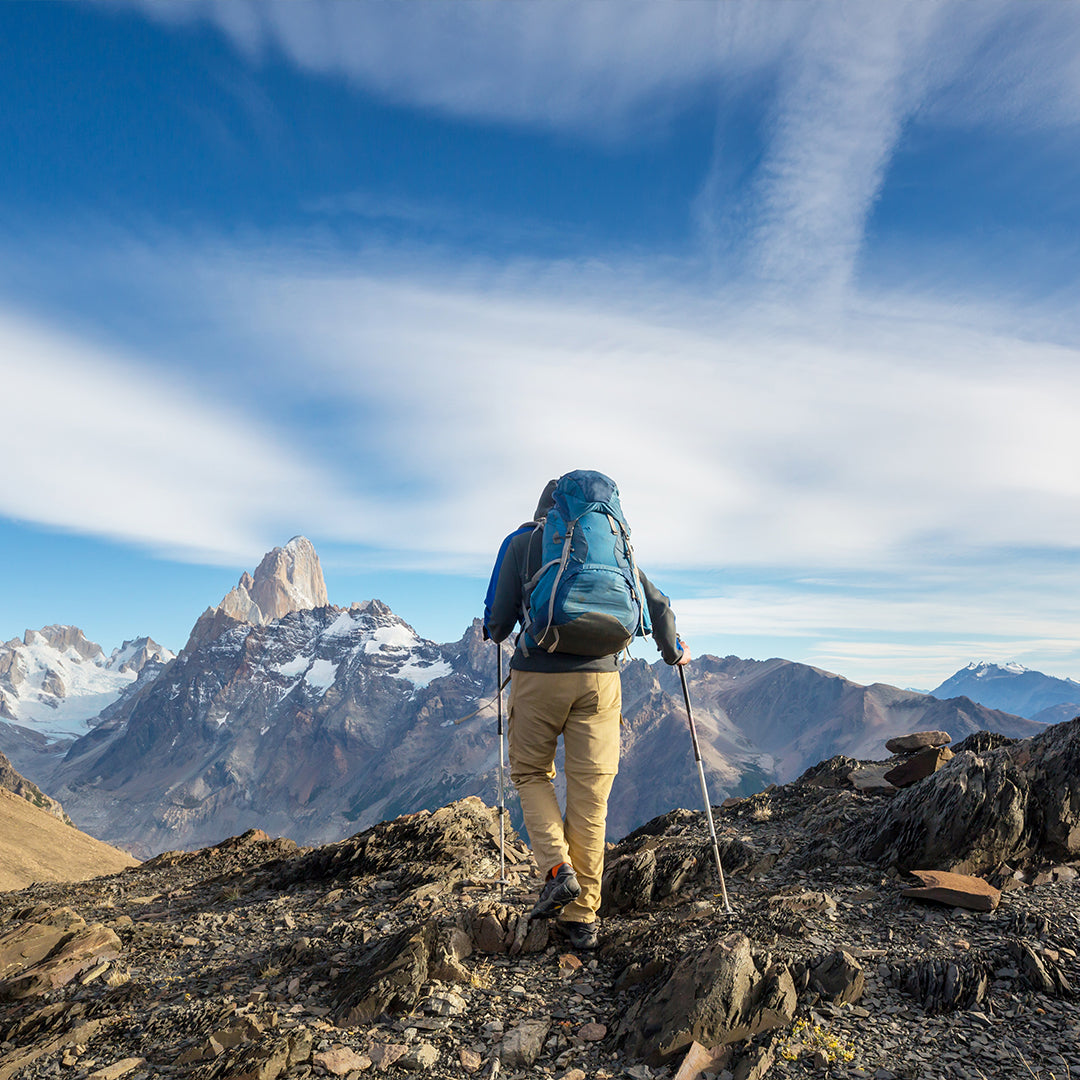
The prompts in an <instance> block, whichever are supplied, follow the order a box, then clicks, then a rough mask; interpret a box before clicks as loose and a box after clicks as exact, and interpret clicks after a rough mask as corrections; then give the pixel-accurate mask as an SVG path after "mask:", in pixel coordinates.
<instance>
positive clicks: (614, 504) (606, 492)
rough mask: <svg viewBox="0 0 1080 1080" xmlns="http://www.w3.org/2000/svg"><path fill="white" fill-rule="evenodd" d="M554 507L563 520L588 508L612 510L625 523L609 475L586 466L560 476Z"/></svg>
mask: <svg viewBox="0 0 1080 1080" xmlns="http://www.w3.org/2000/svg"><path fill="white" fill-rule="evenodd" d="M553 497H554V500H555V508H556V509H557V510H558V511H559V513H560V514H561V515H562V517H563V519H564V520H565V521H574V520H575V519H577V518H579V517H581V515H582V514H585V513H588V511H590V510H598V509H600V510H602V512H603V513H611V514H613V515H614V516H615V517H617V518H618V519H619V521H621V522H622V523H623V524H624V525H625V524H626V519H625V518H624V517H623V512H622V506H621V505H620V504H619V489H618V487H616V486H615V481H614V480H612V479H611V477H610V476H605V475H604V474H603V473H601V472H594V471H592V470H589V469H575V470H574V471H573V472H568V473H564V474H563V475H562V476H560V477H559V480H558V482H557V483H556V485H555V491H554V493H553Z"/></svg>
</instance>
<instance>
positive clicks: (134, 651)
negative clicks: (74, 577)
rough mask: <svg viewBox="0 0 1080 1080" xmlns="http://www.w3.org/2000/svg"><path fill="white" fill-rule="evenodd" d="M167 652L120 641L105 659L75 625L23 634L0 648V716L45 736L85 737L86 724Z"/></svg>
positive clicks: (140, 641) (144, 641)
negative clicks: (117, 646)
mask: <svg viewBox="0 0 1080 1080" xmlns="http://www.w3.org/2000/svg"><path fill="white" fill-rule="evenodd" d="M172 655H173V654H172V653H171V652H169V650H168V649H163V648H162V647H161V646H160V645H158V644H157V642H155V641H152V640H151V639H150V638H146V637H143V638H135V639H134V640H132V641H125V642H124V644H123V645H121V646H120V648H119V649H114V650H113V652H112V655H111V656H109V657H106V655H105V652H104V650H103V649H102V648H101V646H100V645H98V644H97V643H96V642H93V641H89V640H87V638H86V636H85V635H84V634H83V632H82V631H81V630H80V629H79V628H78V627H77V626H44V627H42V628H41V629H40V630H27V631H26V633H25V634H24V635H23V637H22V640H21V641H20V640H19V639H18V638H13V639H12V640H11V641H9V642H7V644H5V645H0V717H2V718H3V719H5V720H12V721H15V722H16V723H19V724H24V725H26V726H27V727H30V728H34V729H36V730H39V731H41V732H42V734H44V735H45V736H46V737H47V738H54V739H56V738H70V737H71V736H73V735H85V734H86V732H87V731H88V730H89V724H88V723H87V721H89V720H91V719H92V718H93V717H95V716H97V715H98V714H99V713H100V712H101V711H102V709H104V708H106V707H107V706H109V705H111V704H112V703H113V702H114V701H115V700H116V699H117V698H118V697H119V696H120V694H121V692H122V691H123V690H124V689H125V688H126V687H127V686H128V685H129V684H130V683H131V682H133V681H134V680H135V679H136V678H137V677H138V674H139V672H140V671H141V670H142V669H143V668H144V667H145V666H146V665H147V664H148V663H150V662H152V661H157V662H162V663H164V662H166V661H168V660H171V659H172Z"/></svg>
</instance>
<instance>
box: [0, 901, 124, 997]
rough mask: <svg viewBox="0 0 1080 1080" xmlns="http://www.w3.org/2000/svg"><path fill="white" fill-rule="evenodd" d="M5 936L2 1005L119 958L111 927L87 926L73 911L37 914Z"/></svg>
mask: <svg viewBox="0 0 1080 1080" xmlns="http://www.w3.org/2000/svg"><path fill="white" fill-rule="evenodd" d="M26 914H27V915H28V917H27V918H25V919H22V920H20V921H19V922H18V923H17V925H15V926H14V927H12V928H11V929H10V930H8V931H6V932H5V933H4V934H2V935H0V1001H19V1000H21V999H23V998H28V997H34V996H36V995H38V994H44V993H46V992H48V991H49V990H55V989H56V988H57V987H60V986H66V985H67V984H68V983H69V982H71V980H72V979H74V978H75V977H76V976H77V975H81V974H82V973H83V972H84V971H86V970H87V969H88V968H91V967H94V966H95V965H96V964H98V963H100V962H101V961H102V960H115V959H116V957H118V956H119V955H120V949H121V945H120V939H119V938H118V937H117V936H116V934H115V933H113V931H112V930H110V929H109V928H108V927H107V926H103V925H102V924H101V923H93V924H92V925H90V926H87V924H86V922H85V921H84V920H83V918H82V917H81V916H80V915H78V914H77V913H76V912H74V911H72V910H71V909H70V908H57V909H55V910H53V911H38V910H32V911H30V912H27V913H26Z"/></svg>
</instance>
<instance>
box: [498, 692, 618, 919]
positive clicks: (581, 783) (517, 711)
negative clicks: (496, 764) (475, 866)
mask: <svg viewBox="0 0 1080 1080" xmlns="http://www.w3.org/2000/svg"><path fill="white" fill-rule="evenodd" d="M621 709H622V685H621V683H620V681H619V673H618V672H617V671H567V672H546V671H513V672H511V675H510V724H509V727H510V778H511V779H512V780H513V781H514V786H515V787H516V788H517V790H518V795H519V796H520V798H521V809H522V813H523V814H524V817H525V828H526V829H528V831H529V840H530V842H531V843H532V849H533V855H534V856H535V857H536V864H537V866H539V868H540V873H541V874H545V875H546V874H547V873H548V871H549V870H551V868H552V867H553V866H558V864H559V863H561V862H568V863H570V865H571V866H573V868H574V872H575V873H576V874H577V879H578V883H579V884H580V885H581V895H580V896H579V897H578V898H577V899H576V900H575V901H574V902H573V903H571V904H567V906H566V907H565V908H563V910H562V912H561V913H560V915H559V917H560V918H561V919H564V920H566V921H568V922H593V921H594V920H595V919H596V913H597V911H598V910H599V908H600V882H601V878H602V877H603V873H604V842H605V839H606V823H607V803H608V795H609V793H610V792H611V784H612V781H614V779H615V774H616V773H617V772H618V771H619V719H620V713H621ZM560 735H562V737H563V746H564V749H565V751H566V814H565V816H564V815H563V814H562V812H561V811H560V810H559V801H558V799H557V798H556V796H555V786H554V785H553V784H552V780H554V778H555V744H556V743H557V742H558V740H559V736H560Z"/></svg>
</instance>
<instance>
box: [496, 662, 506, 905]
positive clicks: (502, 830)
mask: <svg viewBox="0 0 1080 1080" xmlns="http://www.w3.org/2000/svg"><path fill="white" fill-rule="evenodd" d="M495 656H496V658H497V659H496V661H495V670H496V681H495V686H496V688H497V698H498V706H497V708H496V710H495V711H496V714H497V716H498V718H499V721H498V723H499V899H500V900H501V899H502V898H503V892H504V890H505V888H506V780H505V776H504V771H503V770H504V768H505V766H504V763H503V762H504V758H503V673H502V645H501V644H500V643H499V642H496V643H495Z"/></svg>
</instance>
